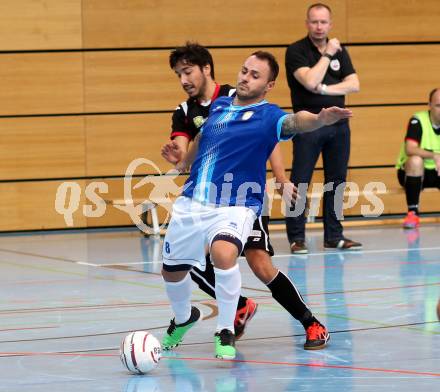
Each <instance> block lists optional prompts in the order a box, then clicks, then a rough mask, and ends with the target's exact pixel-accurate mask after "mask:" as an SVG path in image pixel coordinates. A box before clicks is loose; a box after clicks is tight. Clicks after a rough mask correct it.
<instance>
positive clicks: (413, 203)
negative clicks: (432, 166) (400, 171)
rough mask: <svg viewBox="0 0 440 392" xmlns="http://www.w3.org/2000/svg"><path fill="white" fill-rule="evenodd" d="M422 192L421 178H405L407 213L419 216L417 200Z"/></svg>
mask: <svg viewBox="0 0 440 392" xmlns="http://www.w3.org/2000/svg"><path fill="white" fill-rule="evenodd" d="M421 191H422V177H412V176H406V177H405V193H406V203H407V204H408V211H413V212H414V213H416V214H417V215H418V214H419V198H420V192H421Z"/></svg>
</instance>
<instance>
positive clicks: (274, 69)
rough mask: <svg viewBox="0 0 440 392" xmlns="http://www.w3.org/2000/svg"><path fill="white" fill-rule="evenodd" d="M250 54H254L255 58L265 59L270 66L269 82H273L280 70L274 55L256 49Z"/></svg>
mask: <svg viewBox="0 0 440 392" xmlns="http://www.w3.org/2000/svg"><path fill="white" fill-rule="evenodd" d="M252 56H255V57H256V58H257V59H260V60H266V61H267V63H268V64H269V68H270V75H269V82H272V81H273V82H275V80H276V78H277V76H278V73H279V72H280V66H279V65H278V62H277V59H276V58H275V56H274V55H273V54H272V53H269V52H265V51H264V50H257V51H256V52H254V53H252Z"/></svg>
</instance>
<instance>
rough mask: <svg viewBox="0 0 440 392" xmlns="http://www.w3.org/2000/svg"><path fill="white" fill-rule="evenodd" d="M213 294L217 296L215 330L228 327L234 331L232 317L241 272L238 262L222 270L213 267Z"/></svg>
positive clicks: (237, 296)
mask: <svg viewBox="0 0 440 392" xmlns="http://www.w3.org/2000/svg"><path fill="white" fill-rule="evenodd" d="M214 272H215V296H216V297H217V306H218V317H217V332H220V331H221V330H222V329H225V328H226V329H229V330H230V331H232V333H234V319H235V313H236V312H237V305H238V299H239V298H240V290H241V274H240V269H239V268H238V264H236V265H235V266H234V267H232V268H230V269H227V270H222V269H219V268H215V267H214Z"/></svg>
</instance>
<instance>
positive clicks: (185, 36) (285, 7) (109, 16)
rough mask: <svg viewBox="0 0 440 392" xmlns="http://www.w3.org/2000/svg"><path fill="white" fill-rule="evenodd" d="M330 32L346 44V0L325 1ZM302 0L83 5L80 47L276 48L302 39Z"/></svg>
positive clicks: (94, 0) (96, 1)
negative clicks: (331, 24)
mask: <svg viewBox="0 0 440 392" xmlns="http://www.w3.org/2000/svg"><path fill="white" fill-rule="evenodd" d="M327 3H328V4H329V5H330V6H331V7H332V8H333V11H334V22H335V23H334V24H335V29H334V33H335V34H336V35H337V36H339V38H340V39H341V40H343V41H345V38H346V33H345V29H346V24H345V23H344V21H345V18H346V15H345V3H346V2H345V1H344V0H330V1H328V2H327ZM309 5H310V2H309V1H305V0H296V1H290V0H279V1H277V2H273V3H271V2H267V1H265V0H254V1H250V0H245V1H241V2H236V1H233V0H226V1H225V0H223V1H220V0H211V1H209V2H200V1H195V0H189V1H185V2H176V1H173V0H165V1H160V2H157V1H133V0H128V1H127V0H126V1H119V0H107V1H102V0H87V1H83V15H84V26H83V28H84V47H86V48H102V47H106V48H116V47H167V46H172V47H173V46H178V45H182V44H183V43H184V42H185V41H187V40H193V41H194V40H196V41H199V42H200V43H201V44H203V45H206V46H213V45H278V44H288V43H290V42H292V41H294V40H296V39H299V38H300V37H302V36H305V34H306V33H305V31H306V30H305V26H304V20H305V14H306V9H307V7H308V6H309Z"/></svg>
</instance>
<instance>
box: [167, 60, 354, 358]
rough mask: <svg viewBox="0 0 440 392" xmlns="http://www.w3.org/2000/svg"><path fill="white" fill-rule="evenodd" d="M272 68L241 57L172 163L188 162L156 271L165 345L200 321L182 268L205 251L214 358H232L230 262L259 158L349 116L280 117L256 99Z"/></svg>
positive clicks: (252, 195)
mask: <svg viewBox="0 0 440 392" xmlns="http://www.w3.org/2000/svg"><path fill="white" fill-rule="evenodd" d="M278 70H279V67H278V64H277V62H276V60H275V58H274V57H273V56H272V55H271V54H270V53H267V52H263V51H258V52H255V53H253V54H252V55H251V56H250V57H249V58H248V59H246V61H245V63H244V65H243V66H242V68H241V70H240V72H239V75H238V82H237V91H236V95H235V96H234V97H220V98H218V99H217V100H216V101H215V103H214V104H213V105H212V106H211V109H210V115H209V117H208V120H207V121H206V122H205V124H204V126H203V128H202V131H201V132H200V133H199V134H198V136H197V137H196V140H195V142H194V143H193V145H192V148H191V149H190V152H189V153H188V154H187V155H186V156H185V158H184V159H183V161H181V162H179V164H178V169H180V170H185V169H186V168H187V167H188V166H189V165H190V164H191V163H192V166H191V172H190V176H189V178H188V180H187V182H186V183H185V186H184V191H183V193H182V196H181V197H179V198H178V199H177V200H176V202H175V204H174V207H173V215H172V219H171V221H170V224H169V226H168V230H167V234H166V236H165V239H164V247H163V269H162V275H163V278H164V281H165V286H166V291H167V295H168V298H169V300H170V303H171V307H172V309H173V312H174V316H175V317H174V319H173V321H172V323H171V325H170V328H169V329H168V331H167V333H166V334H165V336H164V339H163V342H162V344H163V346H164V348H165V349H167V348H172V347H175V346H177V345H178V344H179V343H180V342H181V340H182V338H183V336H184V335H185V333H186V332H187V331H188V330H189V329H190V328H191V327H192V326H193V325H194V324H195V323H196V322H197V321H198V320H200V319H201V313H200V311H199V310H198V309H197V308H196V307H194V306H191V301H190V296H191V280H190V278H189V274H188V271H190V270H191V269H192V268H193V266H196V267H198V268H200V269H202V270H203V269H204V265H205V262H206V261H205V252H206V248H208V250H209V252H210V254H211V259H212V261H213V263H214V272H215V279H216V286H215V294H216V299H217V305H218V310H219V314H218V319H217V328H216V333H215V335H214V342H215V355H216V357H218V358H223V359H233V358H235V352H236V351H235V338H234V332H233V331H234V317H235V310H236V307H237V302H238V297H239V295H240V288H241V275H240V272H239V269H238V265H237V263H236V260H237V257H238V255H240V253H241V250H242V248H243V246H244V244H245V242H246V240H247V237H248V236H249V234H250V231H251V229H252V225H253V222H254V220H255V219H256V217H257V216H259V215H260V214H261V209H262V203H263V195H264V188H265V182H266V161H267V159H268V157H269V156H270V154H271V152H272V150H273V149H274V147H275V145H276V144H277V143H278V142H279V141H280V140H287V139H289V138H291V137H292V136H294V135H295V134H296V133H300V132H308V131H312V130H314V129H318V128H320V127H322V126H324V125H330V124H333V123H335V122H336V121H339V120H341V119H343V118H348V117H350V116H351V111H350V110H348V109H341V108H337V107H332V108H328V109H323V110H322V111H321V112H320V113H319V114H312V113H308V112H298V113H296V114H288V113H286V112H284V111H283V110H281V109H280V108H279V107H278V106H276V105H272V104H270V103H268V102H267V101H266V100H265V99H264V97H265V95H266V94H267V93H268V92H269V91H270V90H271V89H272V88H273V87H274V85H275V79H276V77H277V75H278ZM166 153H169V154H170V155H171V154H173V152H172V151H168V152H166V151H165V154H166ZM193 160H194V161H193ZM189 244H190V245H189Z"/></svg>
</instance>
